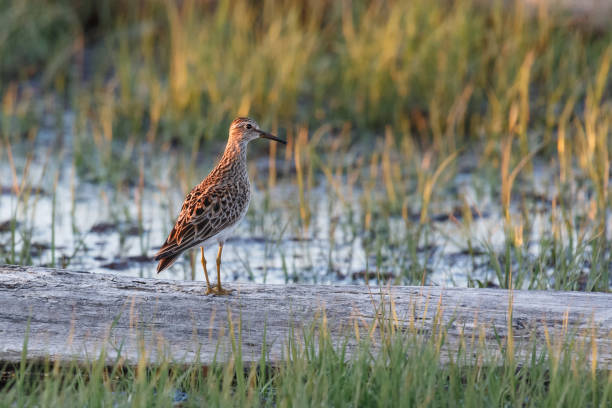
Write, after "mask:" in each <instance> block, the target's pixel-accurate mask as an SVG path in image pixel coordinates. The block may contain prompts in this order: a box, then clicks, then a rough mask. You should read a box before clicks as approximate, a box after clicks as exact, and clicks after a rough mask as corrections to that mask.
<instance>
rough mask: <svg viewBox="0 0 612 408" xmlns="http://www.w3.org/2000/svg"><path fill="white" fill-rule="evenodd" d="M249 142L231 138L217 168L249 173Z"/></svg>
mask: <svg viewBox="0 0 612 408" xmlns="http://www.w3.org/2000/svg"><path fill="white" fill-rule="evenodd" d="M246 154H247V143H244V142H243V143H241V142H238V141H236V140H234V139H233V138H230V139H229V140H228V142H227V145H226V146H225V151H224V152H223V156H221V160H219V164H218V166H217V168H218V169H219V170H220V171H230V172H232V173H235V174H237V175H238V174H242V175H244V176H245V177H246V175H247V164H246Z"/></svg>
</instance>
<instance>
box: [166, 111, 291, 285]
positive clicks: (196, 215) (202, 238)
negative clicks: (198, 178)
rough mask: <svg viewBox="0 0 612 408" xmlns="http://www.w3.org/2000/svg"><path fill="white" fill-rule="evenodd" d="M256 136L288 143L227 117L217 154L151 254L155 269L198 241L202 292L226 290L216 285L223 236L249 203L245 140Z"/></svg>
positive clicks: (241, 119)
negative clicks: (209, 251) (212, 275)
mask: <svg viewBox="0 0 612 408" xmlns="http://www.w3.org/2000/svg"><path fill="white" fill-rule="evenodd" d="M260 138H264V139H269V140H273V141H276V142H279V143H282V144H287V142H286V141H284V140H282V139H280V138H278V137H276V136H274V135H272V134H270V133H268V132H265V131H263V130H261V129H260V127H259V125H258V124H257V122H256V121H255V120H253V119H251V118H248V117H238V118H236V119H234V120H233V121H232V123H231V125H230V127H229V137H228V140H227V145H226V146H225V150H224V152H223V155H222V156H221V159H219V162H218V163H217V165H216V166H215V168H214V169H213V170H212V171H211V172H210V173H209V174H208V176H206V178H204V180H202V182H201V183H200V184H198V185H197V186H195V187H194V188H193V189H192V190H191V191H190V192H189V193H188V194H187V195H186V196H185V201H184V202H183V205H182V207H181V211H180V213H179V215H178V218H177V220H176V223H175V224H174V227H173V228H172V230H171V231H170V233H169V234H168V238H166V241H165V242H164V244H163V245H162V246H161V248H160V249H159V251H158V252H157V254H156V255H155V260H156V261H159V263H158V264H157V273H160V272H162V271H163V270H165V269H167V268H169V267H170V266H171V265H172V264H173V263H174V262H175V261H176V260H177V258H178V257H179V256H180V255H181V254H182V253H183V252H185V251H186V250H188V249H191V248H194V247H196V246H200V253H201V262H202V268H203V269H204V277H205V278H206V295H210V294H213V295H228V294H230V291H228V290H226V289H223V288H222V286H221V253H222V252H223V244H224V243H225V241H226V239H227V238H228V237H229V236H230V235H231V233H232V231H233V230H234V228H236V226H237V225H238V224H239V223H240V221H241V220H242V219H243V218H244V216H245V215H246V212H247V210H248V208H249V202H250V200H251V183H250V181H249V177H248V172H247V145H248V144H249V142H251V141H253V140H255V139H260ZM215 243H216V244H218V245H219V250H218V252H217V285H216V287H215V286H211V284H210V280H209V278H208V270H207V269H206V258H205V257H204V247H205V246H208V245H211V244H215Z"/></svg>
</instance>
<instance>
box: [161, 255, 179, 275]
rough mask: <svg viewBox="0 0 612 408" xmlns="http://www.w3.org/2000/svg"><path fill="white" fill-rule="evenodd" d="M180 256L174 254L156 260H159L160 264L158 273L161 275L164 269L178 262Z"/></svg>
mask: <svg viewBox="0 0 612 408" xmlns="http://www.w3.org/2000/svg"><path fill="white" fill-rule="evenodd" d="M179 255H180V254H174V255H170V256H167V257H164V258H156V260H159V263H158V264H157V273H160V272H161V271H163V270H164V269H166V268H169V267H170V266H172V264H173V263H174V261H176V258H178V257H179Z"/></svg>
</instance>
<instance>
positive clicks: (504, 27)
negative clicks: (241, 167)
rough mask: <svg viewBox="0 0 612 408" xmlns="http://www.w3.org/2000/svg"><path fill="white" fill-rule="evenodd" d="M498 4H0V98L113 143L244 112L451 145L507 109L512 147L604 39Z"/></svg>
mask: <svg viewBox="0 0 612 408" xmlns="http://www.w3.org/2000/svg"><path fill="white" fill-rule="evenodd" d="M502 3H504V2H502V1H497V2H495V1H493V2H491V4H490V5H488V6H486V7H484V6H479V5H478V4H480V3H478V4H477V2H475V1H473V0H454V1H443V0H436V1H433V2H432V1H431V0H414V1H410V2H406V1H392V0H390V1H365V0H354V1H350V2H349V1H343V2H340V1H298V0H285V1H271V0H266V1H263V2H255V1H247V0H237V1H229V0H220V1H195V0H185V1H161V0H142V1H135V2H119V1H110V0H106V1H100V2H87V1H69V0H64V1H42V2H41V1H34V0H25V1H20V2H12V1H2V2H1V3H0V19H1V21H2V24H0V61H1V63H0V73H1V75H2V76H1V82H0V90H2V91H6V89H7V88H9V87H10V86H11V85H12V84H15V83H19V88H20V90H22V91H23V90H24V89H26V88H28V87H33V88H34V89H35V92H49V91H52V92H55V94H56V95H57V96H60V97H62V98H64V99H63V100H64V101H65V102H66V105H67V107H68V108H76V107H80V108H82V109H85V110H91V111H94V115H93V116H94V117H93V119H94V121H95V120H96V118H95V116H97V115H95V111H96V110H100V109H106V110H108V111H105V112H104V113H102V114H101V115H102V116H104V115H105V117H106V119H102V118H100V121H104V120H108V118H109V117H110V118H112V131H113V134H114V135H115V136H116V137H118V138H120V139H121V138H127V137H128V136H132V135H139V136H140V137H143V138H144V137H147V136H148V137H149V138H155V137H157V136H160V137H162V138H163V139H165V140H169V139H172V138H174V139H177V138H178V139H179V140H183V141H191V140H192V138H193V137H194V136H196V135H200V134H205V135H206V137H209V138H210V137H216V136H218V137H220V138H223V137H225V133H226V125H227V123H228V121H230V120H231V119H232V118H233V117H234V116H236V115H237V114H247V113H248V114H250V115H251V116H253V117H256V118H258V119H260V122H261V123H262V124H265V125H268V126H288V127H291V126H293V125H295V124H296V123H297V124H307V125H314V124H321V123H331V124H335V125H338V126H340V125H342V124H345V123H350V124H351V125H352V126H353V127H354V128H356V129H358V130H359V132H357V133H356V134H358V135H363V134H365V135H367V134H382V132H383V130H384V128H385V126H391V127H392V128H393V129H394V130H396V131H398V132H401V133H403V134H411V135H413V136H415V137H418V138H419V139H420V140H421V143H425V144H430V143H431V141H433V142H434V143H436V144H438V145H441V144H445V145H447V144H448V146H449V148H450V150H452V147H453V146H454V145H455V144H456V143H458V142H459V141H462V140H466V139H470V140H482V139H498V138H499V137H500V135H501V133H502V132H503V129H504V128H506V127H507V126H506V124H507V122H508V115H507V112H508V111H509V110H510V108H511V107H514V106H516V107H517V109H518V114H517V117H516V120H517V128H516V131H517V133H518V134H519V136H520V137H521V139H522V142H521V144H522V149H523V152H524V151H525V150H526V149H527V146H526V144H527V142H526V136H525V134H526V132H527V128H528V127H529V128H531V129H537V132H538V135H537V139H538V140H540V141H542V140H543V141H550V140H551V135H552V134H553V132H555V131H556V130H557V125H558V124H557V123H556V121H555V120H554V119H553V118H554V117H555V116H556V115H559V114H560V113H561V111H562V110H563V108H564V106H565V105H566V104H567V101H570V100H571V101H576V100H582V99H583V98H584V96H585V94H586V92H587V89H588V87H589V86H591V83H590V78H593V77H594V75H595V72H596V70H597V68H598V65H599V61H600V60H601V58H602V55H604V53H605V52H606V50H609V47H610V44H611V39H612V36H611V33H610V32H602V31H601V30H598V31H597V30H589V29H588V28H585V27H584V26H576V25H575V24H574V23H575V21H574V19H573V18H572V16H566V15H563V14H562V13H563V11H562V10H554V9H553V10H551V9H546V8H544V7H545V6H542V7H541V8H540V9H535V10H534V9H532V8H530V9H527V8H526V7H525V6H524V5H523V2H522V1H517V2H516V3H512V2H505V3H506V5H503V4H502ZM543 3H546V2H543ZM608 52H609V51H608ZM25 80H27V81H28V82H26V83H24V82H23V81H25ZM609 89H610V88H609V87H606V88H605V89H603V90H602V93H601V95H599V97H600V98H605V99H607V100H609V98H610V91H609ZM109 99H111V100H109ZM102 105H104V108H102ZM64 107H65V106H64ZM64 107H60V109H63V108H64ZM570 110H571V113H577V114H581V113H582V111H583V104H581V103H576V104H574V106H573V107H572V108H571V109H570ZM89 114H90V116H91V112H89ZM443 141H444V142H443ZM188 144H190V143H188Z"/></svg>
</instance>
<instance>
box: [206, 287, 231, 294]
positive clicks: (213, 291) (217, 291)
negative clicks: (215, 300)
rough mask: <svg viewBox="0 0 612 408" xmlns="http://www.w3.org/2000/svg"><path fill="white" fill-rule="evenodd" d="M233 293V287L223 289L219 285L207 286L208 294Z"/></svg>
mask: <svg viewBox="0 0 612 408" xmlns="http://www.w3.org/2000/svg"><path fill="white" fill-rule="evenodd" d="M231 294H232V290H231V289H223V288H221V287H219V286H209V287H208V288H206V295H214V296H227V295H231Z"/></svg>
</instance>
